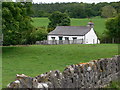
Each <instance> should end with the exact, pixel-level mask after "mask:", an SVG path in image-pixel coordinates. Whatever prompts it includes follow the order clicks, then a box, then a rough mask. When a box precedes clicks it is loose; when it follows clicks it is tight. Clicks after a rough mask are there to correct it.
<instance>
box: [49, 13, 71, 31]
mask: <svg viewBox="0 0 120 90" xmlns="http://www.w3.org/2000/svg"><path fill="white" fill-rule="evenodd" d="M49 20H50V23H49V25H48V32H50V31H51V30H53V29H54V28H55V27H56V26H69V25H70V18H69V16H68V15H67V14H66V13H61V12H59V11H56V12H54V13H52V14H51V15H50V17H49Z"/></svg>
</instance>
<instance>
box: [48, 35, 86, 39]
mask: <svg viewBox="0 0 120 90" xmlns="http://www.w3.org/2000/svg"><path fill="white" fill-rule="evenodd" d="M52 37H55V40H59V36H56V35H48V39H47V40H52ZM65 37H68V38H69V40H73V37H77V39H84V36H63V38H62V40H65Z"/></svg>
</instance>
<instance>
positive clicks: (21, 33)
mask: <svg viewBox="0 0 120 90" xmlns="http://www.w3.org/2000/svg"><path fill="white" fill-rule="evenodd" d="M31 5H32V4H31V3H30V2H17V3H15V2H3V3H2V27H3V28H2V30H3V34H4V40H3V44H4V45H16V44H23V43H25V42H27V37H28V36H29V35H30V32H31V31H32V29H33V26H32V25H31V21H32V20H31V18H30V17H29V15H30V14H31Z"/></svg>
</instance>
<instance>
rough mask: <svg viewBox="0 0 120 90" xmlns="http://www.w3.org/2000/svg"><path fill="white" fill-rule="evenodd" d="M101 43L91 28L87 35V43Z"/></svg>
mask: <svg viewBox="0 0 120 90" xmlns="http://www.w3.org/2000/svg"><path fill="white" fill-rule="evenodd" d="M97 43H100V41H99V40H98V37H97V36H96V33H95V32H94V29H93V28H91V30H90V31H89V32H88V33H87V34H86V35H85V44H97Z"/></svg>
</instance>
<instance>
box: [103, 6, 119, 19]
mask: <svg viewBox="0 0 120 90" xmlns="http://www.w3.org/2000/svg"><path fill="white" fill-rule="evenodd" d="M101 15H102V17H105V18H111V17H115V16H116V15H117V11H116V10H115V8H113V7H112V6H110V5H108V6H104V7H103V8H102V13H101Z"/></svg>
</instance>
